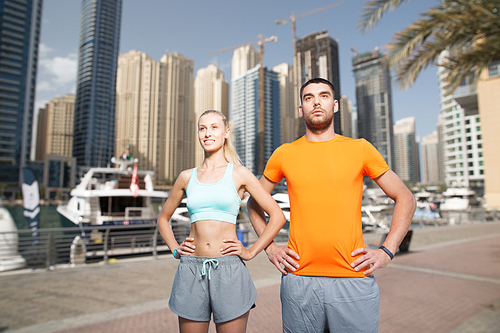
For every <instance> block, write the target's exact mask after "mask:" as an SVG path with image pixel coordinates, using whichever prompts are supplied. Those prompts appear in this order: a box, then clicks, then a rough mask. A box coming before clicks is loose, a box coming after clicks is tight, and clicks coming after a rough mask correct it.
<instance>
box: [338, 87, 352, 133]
mask: <svg viewBox="0 0 500 333" xmlns="http://www.w3.org/2000/svg"><path fill="white" fill-rule="evenodd" d="M338 112H340V119H341V122H340V129H341V131H342V135H345V136H347V137H350V138H352V137H353V130H352V102H351V101H350V100H349V99H348V98H347V96H346V95H340V100H339V111H338Z"/></svg>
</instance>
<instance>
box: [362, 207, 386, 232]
mask: <svg viewBox="0 0 500 333" xmlns="http://www.w3.org/2000/svg"><path fill="white" fill-rule="evenodd" d="M390 208H391V207H390V206H385V205H367V206H361V225H362V230H363V232H370V231H375V230H376V229H384V230H386V229H389V224H388V223H387V217H386V216H385V215H384V214H383V213H382V211H385V210H391V209H390Z"/></svg>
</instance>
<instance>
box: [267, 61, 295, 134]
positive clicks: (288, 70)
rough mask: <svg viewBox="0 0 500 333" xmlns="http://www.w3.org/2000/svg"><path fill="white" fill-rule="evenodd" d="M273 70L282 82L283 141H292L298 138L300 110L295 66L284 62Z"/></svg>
mask: <svg viewBox="0 0 500 333" xmlns="http://www.w3.org/2000/svg"><path fill="white" fill-rule="evenodd" d="M273 71H274V72H276V73H278V80H279V82H280V106H281V115H280V117H281V142H282V143H285V142H292V141H294V140H295V139H297V121H298V117H299V110H298V109H297V108H296V107H295V103H294V98H295V97H294V96H295V94H294V91H293V90H294V86H293V66H292V65H290V64H287V63H282V64H279V65H277V66H274V68H273Z"/></svg>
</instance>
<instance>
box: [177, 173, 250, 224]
mask: <svg viewBox="0 0 500 333" xmlns="http://www.w3.org/2000/svg"><path fill="white" fill-rule="evenodd" d="M197 171H198V168H194V169H193V172H192V173H191V178H190V179H189V183H188V186H187V189H186V196H187V209H188V212H189V215H190V216H191V223H194V222H196V221H204V220H211V221H222V222H229V223H234V224H236V218H237V217H238V212H239V210H240V203H241V199H240V196H239V195H238V192H237V191H236V187H235V186H234V182H233V165H232V164H231V163H229V164H228V165H227V167H226V172H225V173H224V177H222V179H221V180H219V181H218V182H216V183H212V184H203V183H200V182H199V181H198V178H197Z"/></svg>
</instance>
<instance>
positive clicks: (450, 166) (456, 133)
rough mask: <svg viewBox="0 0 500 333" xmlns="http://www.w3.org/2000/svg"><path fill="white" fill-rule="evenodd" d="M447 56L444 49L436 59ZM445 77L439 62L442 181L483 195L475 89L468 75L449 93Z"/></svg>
mask: <svg viewBox="0 0 500 333" xmlns="http://www.w3.org/2000/svg"><path fill="white" fill-rule="evenodd" d="M446 57H447V52H446V51H444V52H443V53H442V54H441V55H440V56H439V60H438V61H439V63H441V62H442V61H444V60H445V59H446ZM445 77H446V72H445V71H444V68H443V67H442V66H438V81H439V90H440V100H441V117H442V123H441V132H442V136H443V140H442V144H443V152H444V161H443V163H444V173H445V181H446V184H447V185H448V186H449V187H465V188H471V189H473V190H474V191H476V194H478V195H479V196H482V195H483V194H484V177H485V175H484V165H483V163H484V157H483V139H482V130H481V118H480V116H479V110H478V104H477V92H476V90H475V89H473V86H472V84H471V83H470V81H469V80H470V78H468V79H466V80H464V82H462V84H461V85H460V86H459V87H458V88H457V89H456V90H455V92H454V93H453V94H450V93H448V92H447V90H446V88H445Z"/></svg>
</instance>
